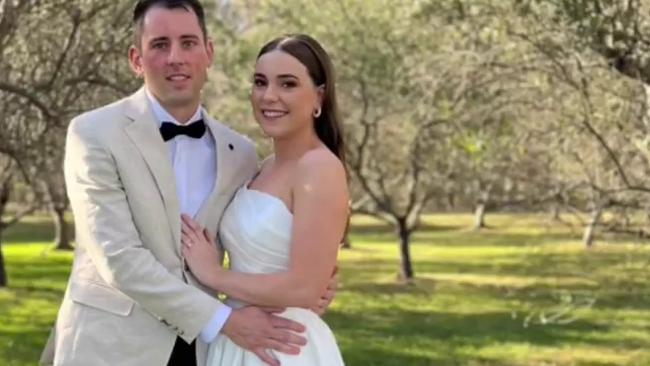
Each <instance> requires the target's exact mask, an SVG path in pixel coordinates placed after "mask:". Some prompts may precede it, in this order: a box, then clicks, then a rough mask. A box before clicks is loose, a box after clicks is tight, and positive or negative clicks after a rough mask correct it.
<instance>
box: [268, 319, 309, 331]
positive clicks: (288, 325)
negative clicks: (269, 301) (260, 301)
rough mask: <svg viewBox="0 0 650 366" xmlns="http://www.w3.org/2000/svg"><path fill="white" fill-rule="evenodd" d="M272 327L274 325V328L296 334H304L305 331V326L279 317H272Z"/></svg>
mask: <svg viewBox="0 0 650 366" xmlns="http://www.w3.org/2000/svg"><path fill="white" fill-rule="evenodd" d="M270 320H271V325H273V327H274V328H280V329H284V330H292V331H294V332H299V333H302V332H304V331H305V326H304V325H302V324H300V323H298V322H295V321H293V320H289V319H287V318H282V317H279V316H275V315H271V319H270Z"/></svg>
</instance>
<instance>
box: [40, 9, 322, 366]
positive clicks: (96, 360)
mask: <svg viewBox="0 0 650 366" xmlns="http://www.w3.org/2000/svg"><path fill="white" fill-rule="evenodd" d="M133 24H134V34H135V45H134V46H133V47H131V49H130V50H129V61H130V64H131V67H132V69H133V70H134V71H135V73H136V74H137V75H138V76H139V77H143V78H144V86H143V88H142V89H140V90H139V91H138V92H136V93H135V94H133V95H132V96H130V97H128V98H125V99H123V100H120V101H118V102H115V103H113V104H110V105H108V106H104V107H102V108H99V109H96V110H93V111H90V112H88V113H85V114H83V115H81V116H79V117H77V118H75V119H74V120H73V121H72V122H71V123H70V127H69V129H68V136H67V141H66V154H65V178H66V184H67V189H68V196H69V198H70V202H71V206H72V210H73V213H74V218H75V227H76V238H77V248H76V252H75V258H74V264H73V267H72V273H71V275H70V280H69V283H68V287H67V290H66V293H65V297H64V299H63V303H62V305H61V309H60V311H59V314H58V318H57V322H56V331H55V332H54V333H53V335H52V336H51V341H53V345H54V350H53V351H54V354H53V355H52V353H51V352H48V350H47V349H46V352H45V353H44V357H45V358H44V359H43V360H44V361H46V362H53V364H54V365H66V366H68V365H70V366H72V365H84V366H86V365H106V366H109V365H120V366H130V365H133V366H136V365H137V366H141V365H147V366H149V365H152V366H164V365H183V366H185V365H198V366H203V365H204V364H205V358H206V353H207V345H208V343H209V342H211V341H212V340H213V339H215V337H216V336H217V334H218V333H219V332H221V333H223V334H225V335H227V336H229V337H230V338H231V339H232V340H233V341H234V342H235V343H237V344H238V345H240V346H241V347H243V348H246V349H248V350H251V351H252V352H254V353H255V354H257V355H258V356H259V357H260V358H262V359H263V360H264V361H265V362H267V363H268V364H272V365H273V364H277V361H275V360H274V359H272V358H270V356H269V354H268V353H267V352H266V349H275V350H277V351H280V352H285V353H297V352H299V348H300V346H301V345H302V344H304V342H305V339H304V338H303V337H302V336H300V335H299V332H301V331H303V330H304V329H303V328H304V327H303V326H302V325H300V324H298V323H295V322H292V321H290V320H287V319H284V318H281V317H278V316H275V315H273V314H272V313H271V312H267V311H264V310H262V309H260V308H256V307H247V308H243V309H238V310H232V309H230V308H229V307H227V306H226V305H224V304H222V303H221V302H219V301H218V300H217V299H216V298H215V297H214V296H212V295H210V294H209V293H208V290H207V289H205V288H202V287H201V285H200V284H199V283H198V282H197V281H196V279H195V278H194V277H193V276H192V274H191V273H190V272H189V270H188V269H187V267H186V266H185V265H184V262H183V258H182V254H181V242H180V237H181V214H182V213H184V214H188V215H191V216H193V217H195V219H196V220H197V221H198V222H199V223H200V224H201V225H203V226H204V227H206V228H207V230H208V231H209V233H210V234H211V235H216V231H217V226H218V223H219V220H220V217H221V215H222V213H223V211H224V208H225V207H226V205H227V204H228V202H229V201H230V199H231V197H232V196H233V194H234V192H235V190H236V189H237V188H238V187H240V186H241V185H242V184H243V182H245V181H246V180H247V179H249V178H250V177H251V176H253V174H254V173H255V171H256V169H257V155H256V152H255V147H254V146H253V144H252V143H251V142H250V141H249V140H248V139H246V138H245V137H243V136H241V135H239V134H237V133H236V132H234V131H232V130H230V129H228V128H227V127H225V126H223V125H222V124H220V123H219V122H217V121H215V120H214V119H212V118H210V117H209V116H208V115H207V113H206V112H205V110H204V109H203V108H201V106H200V96H201V89H202V88H203V85H204V84H205V81H206V74H207V69H208V68H209V66H210V65H211V63H212V57H213V46H212V43H211V42H210V41H209V40H208V39H207V35H206V29H205V21H204V12H203V8H202V6H201V4H200V3H199V2H198V1H197V0H166V1H165V0H140V1H138V2H137V4H136V7H135V10H134V14H133ZM326 297H327V298H326V299H325V303H328V302H329V301H330V300H331V297H332V295H331V292H330V294H329V295H328V296H326ZM296 332H298V333H296ZM48 356H50V357H53V359H49V360H47V357H48ZM43 360H42V361H43Z"/></svg>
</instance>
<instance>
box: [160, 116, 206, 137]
mask: <svg viewBox="0 0 650 366" xmlns="http://www.w3.org/2000/svg"><path fill="white" fill-rule="evenodd" d="M204 133H205V122H203V120H202V119H200V120H198V121H196V122H192V123H190V124H189V125H184V126H181V125H177V124H175V123H171V122H163V123H162V124H161V125H160V134H161V135H162V138H163V140H165V141H169V140H171V139H173V138H174V137H176V136H178V135H185V136H189V137H193V138H195V139H198V138H201V137H202V136H203V134H204Z"/></svg>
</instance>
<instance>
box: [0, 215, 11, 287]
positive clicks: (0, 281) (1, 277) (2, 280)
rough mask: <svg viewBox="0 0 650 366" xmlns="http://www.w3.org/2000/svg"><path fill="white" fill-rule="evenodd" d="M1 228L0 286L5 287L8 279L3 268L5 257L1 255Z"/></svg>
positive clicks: (0, 252)
mask: <svg viewBox="0 0 650 366" xmlns="http://www.w3.org/2000/svg"><path fill="white" fill-rule="evenodd" d="M2 230H3V228H2V227H0V288H3V287H7V285H8V284H9V280H8V279H7V271H6V270H5V259H4V256H3V255H2Z"/></svg>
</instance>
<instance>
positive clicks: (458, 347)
mask: <svg viewBox="0 0 650 366" xmlns="http://www.w3.org/2000/svg"><path fill="white" fill-rule="evenodd" d="M471 219H472V218H471V217H470V216H468V215H432V216H428V217H427V218H426V223H427V227H426V228H425V229H423V230H422V231H420V232H418V233H417V234H416V235H415V237H414V240H413V244H412V256H413V259H414V268H415V271H416V276H417V280H416V281H415V282H414V284H412V285H403V284H400V282H399V281H397V280H396V273H397V268H398V267H397V266H398V263H399V260H398V259H399V258H398V247H397V244H396V238H395V237H394V236H393V234H392V232H391V231H390V228H387V227H385V226H383V225H380V224H378V223H377V222H375V221H373V220H370V219H367V218H355V220H353V229H352V245H353V249H351V250H345V251H342V253H341V277H342V284H341V287H342V288H341V289H340V291H339V294H338V297H337V300H336V302H335V304H334V305H333V307H332V309H331V310H330V312H329V313H328V314H327V316H326V320H327V322H328V323H329V324H330V326H331V327H332V329H333V330H334V332H335V334H336V336H337V339H338V341H339V343H340V345H341V348H342V350H343V354H344V358H345V360H346V363H347V364H348V365H352V366H361V365H363V366H370V365H384V366H388V365H396V366H397V365H400V366H401V365H420V366H429V365H473V366H478V365H508V366H510V365H512V366H514V365H536V366H551V365H566V366H568V365H639V366H640V365H650V246H649V245H648V244H650V243H647V242H640V241H635V240H633V239H626V240H623V239H615V238H603V239H602V240H601V241H599V242H597V243H596V245H595V247H594V248H592V249H590V250H586V249H585V248H583V247H582V246H581V245H580V243H579V237H580V231H579V230H576V231H573V232H572V231H571V230H570V229H569V228H568V227H566V226H563V225H559V224H551V223H549V222H548V221H547V220H546V219H545V217H542V216H535V215H491V216H488V224H490V225H491V227H490V228H489V229H486V230H485V231H483V232H474V231H470V230H467V229H466V228H467V227H469V226H470V224H471ZM49 233H50V225H49V223H48V222H47V221H39V220H37V219H31V220H28V221H26V222H24V223H21V224H20V225H18V226H16V227H14V228H12V229H11V230H10V231H8V232H7V234H6V241H7V243H6V244H5V245H4V248H3V251H4V254H5V257H6V262H7V267H8V271H9V280H10V287H9V288H8V289H5V290H0V365H6V366H10V365H21V366H22V365H34V364H36V361H35V360H37V358H38V355H39V354H40V350H41V347H42V345H43V344H44V343H45V340H46V338H47V332H48V329H49V327H50V326H51V324H52V322H53V319H54V317H55V315H56V311H57V307H58V304H59V301H60V298H61V296H62V294H63V290H64V287H65V282H66V279H67V274H68V272H69V267H70V263H71V258H72V257H71V254H70V253H57V252H54V251H51V250H50V249H49V246H48V244H47V243H46V242H47V240H48V238H49V235H50V234H49ZM91 364H92V363H89V365H91Z"/></svg>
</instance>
